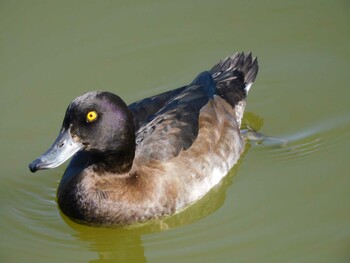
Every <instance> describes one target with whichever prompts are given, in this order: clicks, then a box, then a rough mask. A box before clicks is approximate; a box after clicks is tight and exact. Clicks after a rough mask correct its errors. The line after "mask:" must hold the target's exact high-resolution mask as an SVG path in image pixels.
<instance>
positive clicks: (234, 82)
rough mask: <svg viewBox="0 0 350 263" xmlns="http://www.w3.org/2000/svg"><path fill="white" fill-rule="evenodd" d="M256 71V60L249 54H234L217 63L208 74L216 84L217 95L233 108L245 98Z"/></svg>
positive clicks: (257, 67)
mask: <svg viewBox="0 0 350 263" xmlns="http://www.w3.org/2000/svg"><path fill="white" fill-rule="evenodd" d="M258 69H259V66H258V60H257V58H253V57H252V54H251V53H248V54H244V53H236V54H234V55H232V56H231V57H227V58H226V59H224V60H221V61H219V62H218V63H217V64H216V65H215V66H214V67H212V69H211V70H210V71H209V72H210V74H211V75H212V77H213V79H214V82H215V84H216V88H217V94H218V95H220V96H221V97H222V98H224V99H225V100H226V101H228V102H229V103H230V104H231V105H232V106H235V105H236V104H237V103H238V102H240V101H242V100H244V99H245V98H246V97H247V94H248V92H249V89H250V87H251V85H252V84H253V82H254V81H255V78H256V76H257V74H258Z"/></svg>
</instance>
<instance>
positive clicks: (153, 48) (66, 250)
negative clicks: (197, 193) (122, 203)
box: [0, 0, 350, 263]
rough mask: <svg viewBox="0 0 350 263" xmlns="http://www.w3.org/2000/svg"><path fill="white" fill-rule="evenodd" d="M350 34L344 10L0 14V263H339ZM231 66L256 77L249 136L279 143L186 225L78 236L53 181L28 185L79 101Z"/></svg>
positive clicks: (33, 9) (123, 7)
mask: <svg viewBox="0 0 350 263" xmlns="http://www.w3.org/2000/svg"><path fill="white" fill-rule="evenodd" d="M349 25H350V3H349V1H345V0H344V1H341V0H337V1H336V0H335V1H322V0H320V1H311V0H309V1H287V0H282V1H193V0H190V1H152V0H147V1H37V0H33V1H0V127H1V128H0V160H1V165H0V178H1V184H0V208H1V209H0V262H36V263H39V262H201V263H203V262H269V263H271V262H332V263H334V262H349V261H350V191H349V187H350V169H349V162H350V158H349V156H350V151H349V146H350V143H349V141H350V107H349V104H350V99H349V96H350V84H349V83H350V71H349V70H350V26H349ZM236 51H252V52H253V54H254V55H256V56H258V58H259V63H260V71H259V76H258V78H257V80H256V83H255V84H254V86H253V88H252V90H251V92H250V95H249V98H248V104H247V108H246V112H247V115H246V117H245V121H246V122H247V121H251V122H252V125H253V126H262V127H261V128H260V132H261V133H263V134H265V135H269V136H274V137H278V138H284V139H286V140H287V141H288V143H287V144H280V143H276V142H275V141H269V140H266V141H265V142H264V143H262V144H261V143H259V144H256V143H254V142H251V143H249V144H247V147H246V151H245V152H244V155H243V156H242V158H241V159H240V162H239V164H237V165H236V166H235V167H234V168H233V169H232V171H231V172H230V173H229V175H228V176H227V177H226V178H225V179H224V180H223V182H222V183H221V184H220V185H219V186H218V187H216V188H215V189H213V190H212V191H211V192H210V193H209V194H208V195H207V196H205V197H204V198H203V199H202V200H200V201H199V202H197V203H196V204H194V205H193V206H191V207H189V208H188V209H186V210H185V211H184V212H182V213H180V214H178V215H175V216H172V217H170V218H166V219H164V220H162V221H158V222H155V223H153V224H148V225H145V226H135V227H131V228H116V229H103V228H93V227H87V226H82V225H79V224H76V223H73V222H72V221H70V220H69V219H68V218H66V217H65V216H64V215H62V214H61V213H60V211H59V209H58V207H57V203H56V189H57V186H58V182H59V180H60V178H61V176H62V174H63V171H64V169H65V165H63V166H62V167H59V168H56V169H54V170H47V171H42V172H38V173H36V174H31V173H30V172H29V169H28V163H29V162H31V161H32V160H33V159H34V158H36V157H37V156H38V155H40V154H41V153H43V152H44V151H45V150H46V149H47V148H48V147H49V146H50V145H51V143H52V142H53V140H54V139H55V137H56V135H57V134H58V129H59V127H60V125H61V122H62V119H63V115H64V112H65V109H66V107H67V105H68V104H69V103H70V101H72V100H73V99H74V98H75V97H77V96H79V95H80V94H82V93H85V92H87V91H91V90H108V91H111V92H114V93H117V94H118V95H120V96H121V97H122V98H124V99H125V101H126V102H127V103H131V102H133V101H135V100H137V99H140V98H143V97H146V96H150V95H154V94H157V93H160V92H163V91H166V90H170V89H173V88H176V87H179V86H181V85H184V84H186V83H189V82H191V81H192V79H193V78H194V77H195V76H196V75H197V74H198V73H199V72H201V71H203V70H206V69H209V68H210V67H211V66H212V65H214V64H215V63H216V62H217V61H218V60H219V59H222V58H225V57H226V56H228V55H231V54H233V53H235V52H236ZM250 119H251V120H250Z"/></svg>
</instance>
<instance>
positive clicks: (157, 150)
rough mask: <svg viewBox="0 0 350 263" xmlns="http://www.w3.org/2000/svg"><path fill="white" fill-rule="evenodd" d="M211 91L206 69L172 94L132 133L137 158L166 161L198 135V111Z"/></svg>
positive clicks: (210, 78) (211, 80) (209, 96)
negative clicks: (134, 138) (134, 137)
mask: <svg viewBox="0 0 350 263" xmlns="http://www.w3.org/2000/svg"><path fill="white" fill-rule="evenodd" d="M175 91H177V90H175ZM214 92H215V83H214V81H213V78H212V77H211V75H210V73H209V72H203V73H201V74H200V75H199V76H198V77H197V78H196V79H195V80H194V81H193V82H192V83H191V84H190V85H188V86H186V87H185V88H182V90H181V91H180V92H178V93H173V95H174V94H175V95H174V96H172V97H171V98H170V99H169V100H168V101H167V102H165V103H164V104H163V107H161V108H159V110H158V111H157V112H156V113H155V114H154V115H152V116H148V118H146V119H145V120H144V121H143V122H141V123H140V124H139V127H140V128H139V130H138V131H137V133H136V144H137V147H136V148H137V149H136V154H137V155H138V156H139V158H143V159H146V160H167V159H170V158H172V157H174V156H177V155H178V154H179V152H180V151H181V150H183V149H187V148H189V147H190V146H191V145H192V143H193V141H194V140H195V139H196V137H197V134H198V116H199V111H200V109H201V108H202V107H203V106H204V105H205V104H207V102H208V101H209V99H210V98H212V97H213V95H214Z"/></svg>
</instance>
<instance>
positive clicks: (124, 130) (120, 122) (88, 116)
mask: <svg viewBox="0 0 350 263" xmlns="http://www.w3.org/2000/svg"><path fill="white" fill-rule="evenodd" d="M79 150H83V151H89V152H91V153H92V154H93V155H94V156H96V159H97V160H101V162H103V161H106V162H108V160H109V159H110V156H114V157H115V158H118V159H119V160H120V161H121V162H123V161H127V162H132V159H133V157H134V153H135V132H134V121H133V114H132V112H131V111H130V110H129V108H128V106H127V105H126V104H125V102H124V101H123V100H122V99H121V98H119V97H118V96H117V95H115V94H112V93H109V92H88V93H86V94H84V95H82V96H80V97H78V98H76V99H75V100H74V101H73V102H72V103H71V104H70V105H69V106H68V109H67V111H66V115H65V117H64V121H63V125H62V128H61V132H60V134H59V136H58V138H57V139H56V141H55V142H54V144H53V145H52V146H51V148H50V149H49V150H48V151H47V152H46V153H44V154H43V155H42V156H40V157H39V158H38V159H36V160H35V161H33V162H32V163H31V164H30V165H29V167H30V169H31V171H32V172H35V171H36V170H39V169H48V168H54V167H57V166H58V165H60V164H61V163H63V162H64V161H66V160H67V159H68V158H70V157H71V156H72V155H74V154H75V153H76V152H78V151H79ZM130 159H131V160H130Z"/></svg>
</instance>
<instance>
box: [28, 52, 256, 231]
mask: <svg viewBox="0 0 350 263" xmlns="http://www.w3.org/2000/svg"><path fill="white" fill-rule="evenodd" d="M257 72H258V64H257V60H256V59H252V57H251V55H250V54H249V55H245V54H243V53H242V54H235V55H233V56H232V57H228V58H226V59H225V60H224V61H221V62H219V63H218V64H216V65H215V66H214V67H213V68H212V69H211V70H210V71H206V72H203V73H201V74H200V75H199V76H198V77H197V78H196V79H195V80H194V81H193V82H192V83H191V84H190V85H188V86H184V87H182V88H178V89H176V90H173V91H169V92H165V93H163V94H160V95H157V96H154V97H151V98H147V99H144V100H141V101H138V102H136V103H133V104H131V105H129V107H128V106H127V105H126V104H125V103H124V102H123V101H122V100H121V99H120V98H119V97H118V96H116V95H114V94H112V93H108V92H89V93H86V94H84V95H82V96H80V97H78V98H76V99H75V100H74V101H73V102H72V103H71V104H70V105H69V107H68V109H67V112H66V116H65V118H64V121H63V125H62V129H61V132H60V134H59V136H58V138H57V139H56V141H55V142H54V144H53V145H52V147H51V148H50V149H49V150H48V151H47V152H46V153H45V154H43V155H42V156H40V157H39V158H38V159H36V160H35V161H33V162H32V163H31V164H30V169H31V171H32V172H35V171H37V170H40V169H47V168H54V167H56V166H58V165H60V164H62V163H63V162H64V161H66V160H67V159H68V158H70V157H71V156H72V155H74V154H75V153H77V154H76V155H75V156H74V157H73V159H72V161H71V163H70V164H69V166H68V168H67V170H66V172H65V174H64V176H63V178H62V180H61V183H60V186H59V188H58V203H59V206H60V208H61V210H62V211H63V213H65V214H66V215H67V216H69V217H70V218H72V219H75V220H78V221H82V222H85V223H88V224H95V225H117V224H131V223H135V222H144V221H147V220H149V219H154V218H159V217H162V216H164V215H169V214H173V213H175V212H177V211H180V210H181V209H183V208H184V207H186V206H187V205H189V204H190V203H192V202H194V201H196V200H198V199H199V198H201V197H202V196H203V195H205V194H206V193H207V192H208V191H209V190H210V189H211V188H213V187H214V186H215V185H217V184H218V183H219V181H220V180H221V179H222V178H223V177H224V176H225V175H226V174H227V172H228V171H229V170H230V168H232V166H233V165H234V164H235V163H236V162H237V160H238V159H239V156H240V154H241V153H242V151H243V148H244V141H243V139H242V137H241V134H240V130H239V128H240V124H241V120H242V116H243V111H244V107H245V99H246V96H247V93H248V91H249V88H250V86H251V84H252V83H253V81H254V80H255V78H256V75H257Z"/></svg>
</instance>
